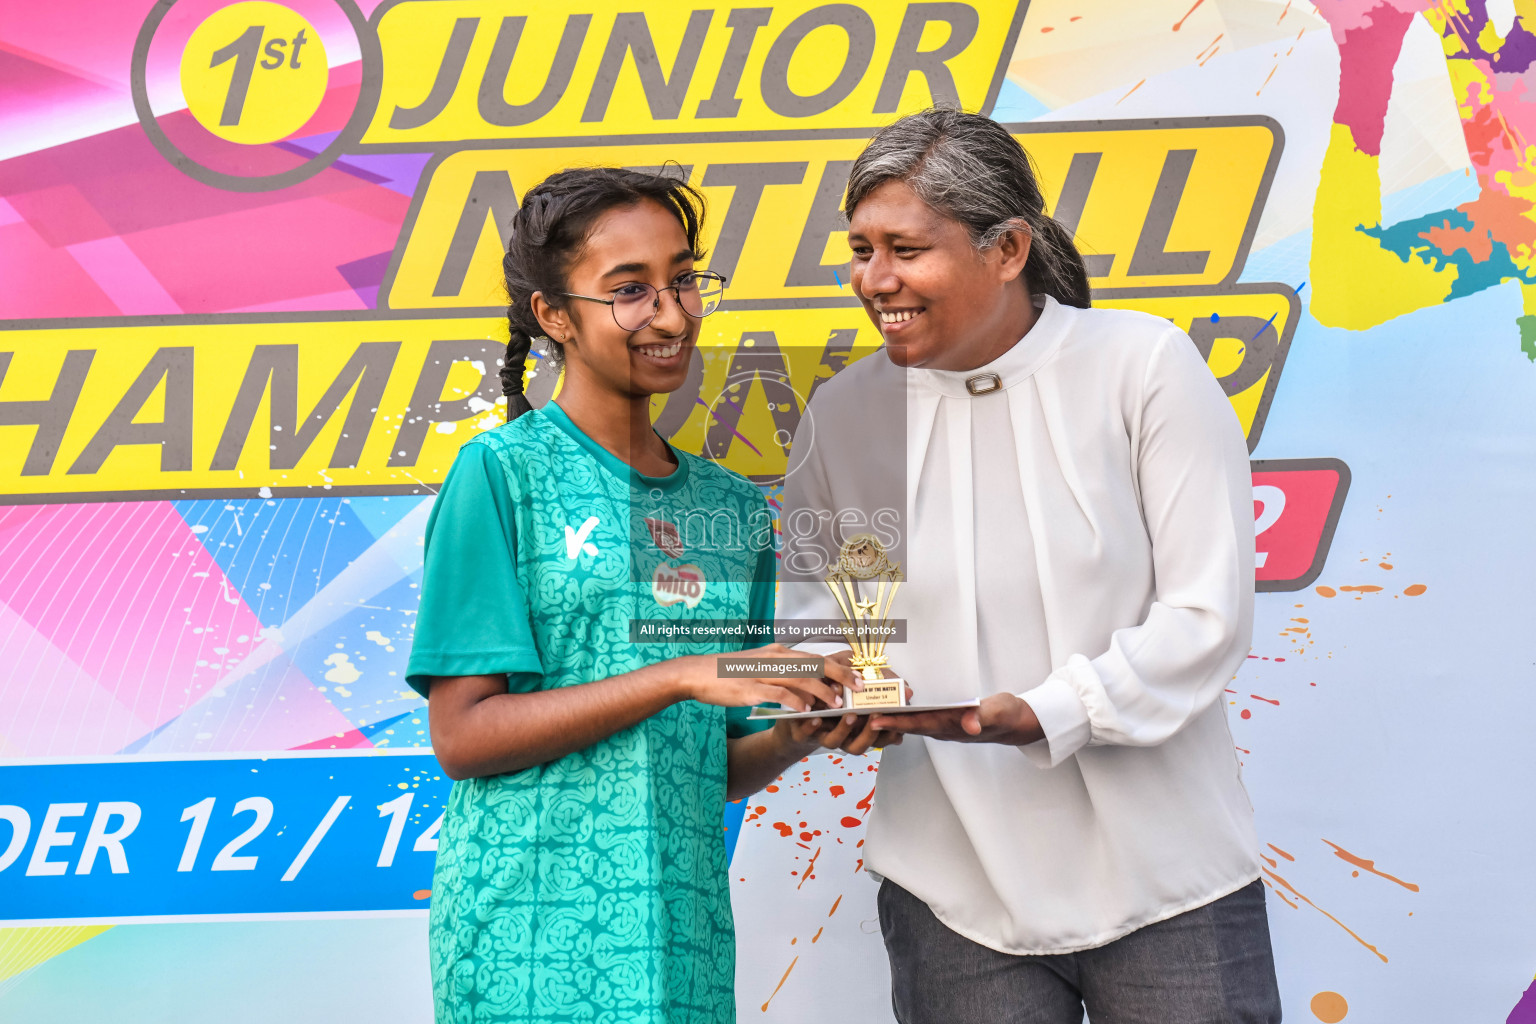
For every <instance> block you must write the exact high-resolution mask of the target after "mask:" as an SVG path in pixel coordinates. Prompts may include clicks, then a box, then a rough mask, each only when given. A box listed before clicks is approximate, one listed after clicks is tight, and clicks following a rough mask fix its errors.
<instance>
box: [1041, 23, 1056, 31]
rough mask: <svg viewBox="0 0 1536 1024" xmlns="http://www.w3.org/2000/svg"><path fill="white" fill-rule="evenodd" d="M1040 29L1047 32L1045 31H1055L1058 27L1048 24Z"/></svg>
mask: <svg viewBox="0 0 1536 1024" xmlns="http://www.w3.org/2000/svg"><path fill="white" fill-rule="evenodd" d="M1040 31H1041V33H1045V32H1055V31H1056V28H1055V26H1052V25H1047V26H1045V28H1043V29H1041V30H1040Z"/></svg>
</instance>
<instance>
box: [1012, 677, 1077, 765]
mask: <svg viewBox="0 0 1536 1024" xmlns="http://www.w3.org/2000/svg"><path fill="white" fill-rule="evenodd" d="M1019 699H1020V700H1022V701H1024V702H1025V703H1026V704H1028V705H1029V707H1030V710H1032V711H1033V712H1034V713H1035V717H1036V718H1037V719H1039V720H1040V728H1041V729H1042V730H1043V731H1044V733H1045V738H1044V739H1040V740H1036V741H1035V742H1033V743H1027V744H1025V745H1024V746H1022V747H1020V748H1019V749H1020V750H1022V751H1023V752H1024V756H1025V757H1027V758H1029V759H1030V761H1032V762H1033V763H1034V764H1035V766H1036V767H1037V768H1054V767H1056V766H1057V765H1059V764H1061V762H1063V761H1065V760H1066V759H1067V758H1069V757H1071V756H1072V755H1073V754H1075V753H1077V752H1078V751H1079V750H1081V749H1082V748H1083V747H1085V746H1087V744H1088V740H1089V738H1090V735H1091V730H1090V728H1089V725H1088V709H1087V708H1086V707H1085V706H1084V705H1083V701H1082V698H1080V697H1079V696H1078V695H1077V691H1076V690H1075V689H1073V687H1072V684H1071V683H1069V682H1068V681H1067V680H1066V679H1065V678H1063V677H1062V676H1061V675H1060V674H1052V675H1051V676H1050V677H1049V678H1047V679H1046V681H1045V682H1043V683H1041V684H1040V685H1039V686H1037V687H1035V688H1034V689H1033V690H1029V691H1027V692H1025V693H1021V694H1019Z"/></svg>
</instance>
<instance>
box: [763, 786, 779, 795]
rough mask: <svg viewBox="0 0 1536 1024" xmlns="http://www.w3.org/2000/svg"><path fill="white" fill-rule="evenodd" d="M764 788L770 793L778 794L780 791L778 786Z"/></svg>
mask: <svg viewBox="0 0 1536 1024" xmlns="http://www.w3.org/2000/svg"><path fill="white" fill-rule="evenodd" d="M763 788H764V789H766V790H767V791H768V792H770V793H777V792H778V791H779V787H778V786H764V787H763Z"/></svg>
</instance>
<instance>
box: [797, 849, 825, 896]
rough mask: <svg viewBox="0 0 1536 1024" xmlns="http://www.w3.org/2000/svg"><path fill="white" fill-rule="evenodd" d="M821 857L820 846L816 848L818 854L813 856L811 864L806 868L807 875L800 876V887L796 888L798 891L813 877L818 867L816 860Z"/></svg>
mask: <svg viewBox="0 0 1536 1024" xmlns="http://www.w3.org/2000/svg"><path fill="white" fill-rule="evenodd" d="M820 856H821V847H819V846H818V847H816V852H815V853H813V854H811V862H810V863H809V864H807V865H806V866H805V874H803V875H801V876H800V885H797V886H795V888H796V889H798V888H800V887H801V886H803V885H805V881H806V879H808V878H810V877H811V872H812V870H814V869H815V867H816V858H817V857H820Z"/></svg>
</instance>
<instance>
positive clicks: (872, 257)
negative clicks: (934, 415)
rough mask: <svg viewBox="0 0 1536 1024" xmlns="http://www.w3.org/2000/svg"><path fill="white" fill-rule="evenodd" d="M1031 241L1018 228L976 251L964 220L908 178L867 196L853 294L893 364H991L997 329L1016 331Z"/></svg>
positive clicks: (853, 225) (861, 207)
mask: <svg viewBox="0 0 1536 1024" xmlns="http://www.w3.org/2000/svg"><path fill="white" fill-rule="evenodd" d="M1028 238H1029V236H1028V234H1027V232H1025V231H1018V232H1010V233H1009V234H1007V235H1005V236H1004V238H1003V240H1002V241H1001V242H1000V243H999V244H998V245H997V246H996V247H994V248H992V249H989V250H987V251H986V252H984V253H978V252H977V251H976V248H975V246H973V245H972V244H971V237H970V233H969V232H968V231H967V230H966V226H965V225H964V224H962V223H961V222H960V221H958V220H955V219H953V218H951V217H946V216H944V215H943V214H942V213H939V212H938V211H937V210H935V209H934V208H933V207H931V206H929V205H928V204H927V203H925V202H923V200H922V199H920V198H918V196H917V193H915V192H913V191H912V189H911V188H909V187H908V186H907V185H906V184H905V183H904V182H901V181H894V180H893V181H888V182H886V183H885V184H883V185H881V186H879V187H878V188H876V189H874V190H872V191H871V192H870V193H869V194H868V195H867V196H865V197H864V199H863V200H862V201H860V202H859V204H858V206H857V207H855V208H854V212H853V217H852V218H851V219H850V221H849V225H848V244H849V246H850V247H851V248H852V249H853V290H854V293H855V294H857V295H858V297H859V300H860V301H861V302H862V303H863V304H864V309H865V311H866V312H868V314H869V318H870V319H871V320H872V321H874V323H875V325H876V326H877V327H878V328H879V329H880V333H881V334H882V335H883V336H884V338H885V345H886V351H887V354H888V355H889V356H890V359H891V361H892V362H894V363H896V364H897V365H898V366H911V367H921V368H924V369H933V370H967V369H972V368H974V367H976V366H980V365H982V364H983V363H985V362H987V361H988V359H989V358H991V355H990V354H989V353H991V352H992V350H993V349H994V348H995V346H996V339H994V337H993V335H997V334H998V332H999V331H1002V332H1003V333H1007V332H1008V331H1009V330H1010V329H1012V328H1010V326H1009V322H1010V321H1011V319H1012V317H1011V316H1010V313H1011V312H1013V311H1014V310H1015V309H1016V307H1017V304H1018V303H1017V299H1018V298H1019V297H1020V295H1022V294H1023V293H1022V291H1021V289H1022V285H1021V283H1020V282H1019V280H1018V279H1019V276H1020V274H1021V273H1022V271H1023V268H1024V262H1025V260H1026V259H1027V258H1028V254H1029V242H1028ZM1010 292H1019V293H1020V294H1019V295H1014V294H1011V293H1010ZM1010 299H1012V300H1014V301H1010ZM1011 340H1017V334H1015V335H1014V337H1013V338H1012V339H1011Z"/></svg>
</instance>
